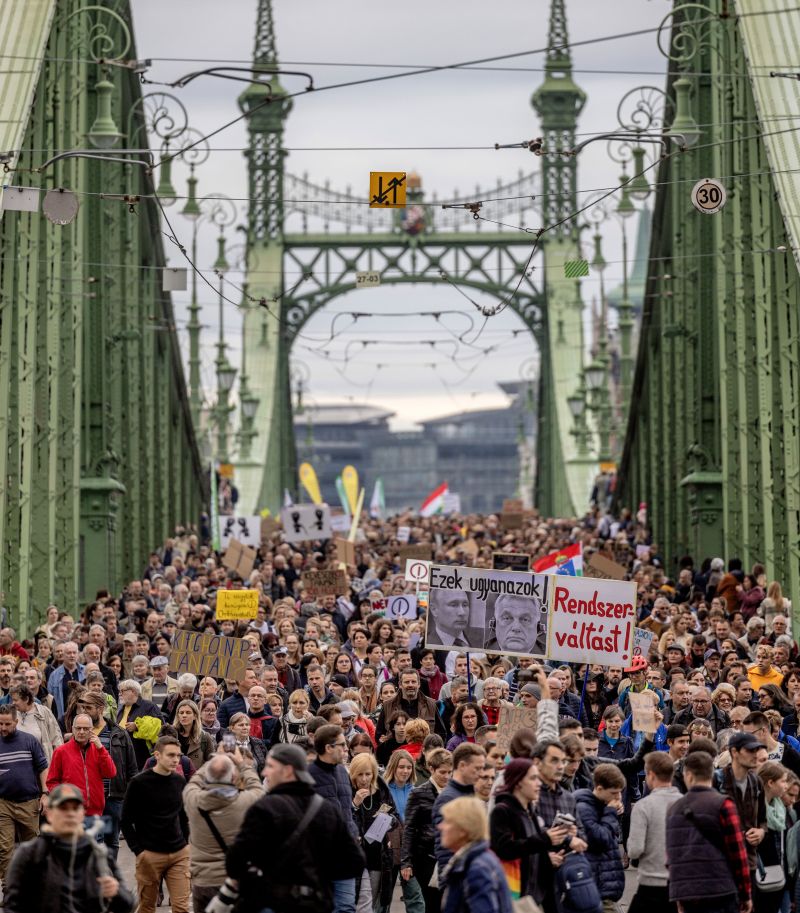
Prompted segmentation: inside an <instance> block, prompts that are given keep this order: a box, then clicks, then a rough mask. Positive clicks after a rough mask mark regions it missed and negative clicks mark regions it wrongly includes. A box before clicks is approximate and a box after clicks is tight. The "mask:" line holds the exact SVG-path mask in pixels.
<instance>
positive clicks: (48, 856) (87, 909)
mask: <svg viewBox="0 0 800 913" xmlns="http://www.w3.org/2000/svg"><path fill="white" fill-rule="evenodd" d="M57 846H58V841H57V839H56V837H54V836H53V835H52V834H49V833H43V834H41V835H40V836H39V837H36V838H35V839H34V840H29V841H28V842H27V843H23V844H21V845H20V846H19V847H18V848H17V851H16V853H15V854H14V857H13V858H12V860H11V866H10V868H9V870H8V874H7V876H6V879H5V886H4V887H5V896H4V897H3V910H4V911H5V913H62V911H63V913H68V911H70V913H71V910H80V911H81V913H105V911H109V913H129V911H130V910H132V909H133V906H134V900H133V896H132V895H131V893H130V891H128V889H127V888H126V887H125V883H124V882H123V880H122V876H121V875H120V873H119V870H118V869H117V865H116V863H115V862H113V861H112V860H111V859H109V860H108V865H109V867H110V870H111V874H112V875H113V876H114V878H116V879H117V881H118V882H119V892H118V894H117V896H116V897H114V898H113V899H112V900H111V901H110V902H108V905H107V902H106V901H104V900H103V898H102V897H101V896H100V886H99V885H98V883H97V879H98V877H99V875H100V869H99V868H98V862H97V856H96V855H95V851H94V850H93V849H92V846H91V843H90V839H89V838H88V837H84V836H81V837H79V838H78V842H77V845H76V853H75V865H74V869H73V871H74V879H75V885H76V892H75V893H74V894H73V895H72V898H73V904H72V906H71V907H68V906H67V905H66V904H65V903H64V902H63V900H64V898H62V890H63V888H64V885H65V883H66V882H67V881H68V879H69V867H68V866H66V867H65V865H64V864H63V862H62V859H61V855H60V854H59V853H58V852H57V851H56V847H57Z"/></svg>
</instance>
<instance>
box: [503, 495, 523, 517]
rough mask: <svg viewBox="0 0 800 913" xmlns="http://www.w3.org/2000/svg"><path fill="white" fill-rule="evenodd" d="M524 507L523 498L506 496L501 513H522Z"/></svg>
mask: <svg viewBox="0 0 800 913" xmlns="http://www.w3.org/2000/svg"><path fill="white" fill-rule="evenodd" d="M524 509H525V508H524V507H523V506H522V499H521V498H506V499H505V501H503V510H502V511H501V513H504V514H521V513H522V512H523V510H524Z"/></svg>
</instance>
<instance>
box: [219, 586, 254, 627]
mask: <svg viewBox="0 0 800 913" xmlns="http://www.w3.org/2000/svg"><path fill="white" fill-rule="evenodd" d="M257 615H258V590H219V592H218V593H217V621H237V620H239V619H240V618H255V617H256V616H257Z"/></svg>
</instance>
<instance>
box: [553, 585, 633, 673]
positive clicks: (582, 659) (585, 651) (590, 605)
mask: <svg viewBox="0 0 800 913" xmlns="http://www.w3.org/2000/svg"><path fill="white" fill-rule="evenodd" d="M550 580H551V581H552V582H551V587H550V598H549V610H550V611H549V619H550V624H549V631H548V646H547V656H548V657H550V658H551V659H560V660H563V661H564V662H574V663H600V664H601V665H603V666H622V665H625V664H626V663H627V662H628V661H629V660H630V658H631V656H633V628H634V623H635V619H636V584H635V583H633V582H632V581H627V582H626V581H622V580H593V579H592V578H591V577H567V576H556V575H551V576H550Z"/></svg>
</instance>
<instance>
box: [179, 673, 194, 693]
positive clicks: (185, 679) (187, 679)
mask: <svg viewBox="0 0 800 913" xmlns="http://www.w3.org/2000/svg"><path fill="white" fill-rule="evenodd" d="M178 687H179V688H191V689H192V691H194V689H195V688H196V687H197V676H196V675H192V673H191V672H184V673H183V675H179V676H178Z"/></svg>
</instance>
